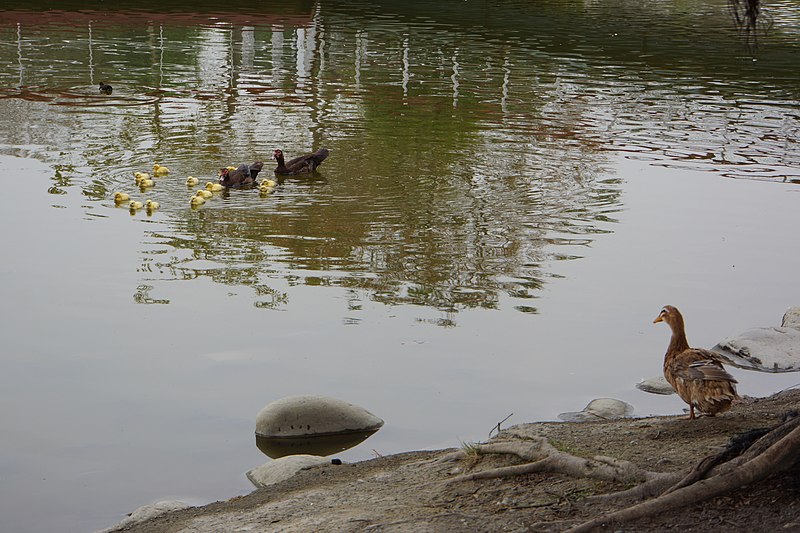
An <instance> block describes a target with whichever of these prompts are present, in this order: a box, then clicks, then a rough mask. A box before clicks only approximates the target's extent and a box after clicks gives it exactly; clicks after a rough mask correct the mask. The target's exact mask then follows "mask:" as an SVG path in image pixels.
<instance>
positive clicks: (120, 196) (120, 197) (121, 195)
mask: <svg viewBox="0 0 800 533" xmlns="http://www.w3.org/2000/svg"><path fill="white" fill-rule="evenodd" d="M130 199H131V197H130V195H129V194H128V193H125V192H115V193H114V201H115V202H116V203H117V205H119V204H121V203H122V202H127V201H129V200H130Z"/></svg>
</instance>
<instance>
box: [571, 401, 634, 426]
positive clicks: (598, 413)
mask: <svg viewBox="0 0 800 533" xmlns="http://www.w3.org/2000/svg"><path fill="white" fill-rule="evenodd" d="M632 414H633V406H632V405H631V404H629V403H627V402H623V401H622V400H616V399H614V398H597V399H596V400H592V401H591V402H589V405H587V406H586V407H584V408H583V411H572V412H568V413H561V414H559V415H558V418H559V420H563V421H564V422H590V421H592V420H613V419H615V418H627V417H629V416H631V415H632Z"/></svg>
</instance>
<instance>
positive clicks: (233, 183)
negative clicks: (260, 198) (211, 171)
mask: <svg viewBox="0 0 800 533" xmlns="http://www.w3.org/2000/svg"><path fill="white" fill-rule="evenodd" d="M263 166H264V163H262V162H261V161H256V162H255V163H253V164H252V165H250V166H247V165H245V164H241V165H239V166H238V167H237V168H235V169H234V170H231V169H230V168H223V169H220V171H219V182H220V184H221V185H222V186H223V187H228V188H231V187H233V188H239V187H251V186H253V185H255V184H256V176H258V173H259V172H261V168H262V167H263Z"/></svg>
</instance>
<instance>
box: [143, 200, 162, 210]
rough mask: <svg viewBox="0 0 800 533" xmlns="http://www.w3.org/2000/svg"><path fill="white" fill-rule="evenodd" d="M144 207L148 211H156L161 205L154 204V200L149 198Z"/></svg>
mask: <svg viewBox="0 0 800 533" xmlns="http://www.w3.org/2000/svg"><path fill="white" fill-rule="evenodd" d="M144 206H145V208H146V209H147V210H148V211H155V210H156V209H158V208H159V207H161V204H159V203H158V202H154V201H153V200H150V199H149V198H148V199H147V201H146V202H145V203H144Z"/></svg>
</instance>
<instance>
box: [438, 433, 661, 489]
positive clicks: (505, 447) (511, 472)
mask: <svg viewBox="0 0 800 533" xmlns="http://www.w3.org/2000/svg"><path fill="white" fill-rule="evenodd" d="M475 451H476V452H477V453H478V454H481V455H486V454H510V455H516V456H518V457H520V458H521V459H524V460H526V461H530V462H529V463H525V464H521V465H514V466H506V467H502V468H494V469H491V470H484V471H482V472H475V473H473V474H465V475H462V476H458V477H455V478H453V479H451V480H449V481H448V483H458V482H461V481H471V480H477V479H492V478H499V477H508V476H518V475H522V474H530V473H533V472H553V473H559V474H565V475H568V476H573V477H588V478H593V479H602V480H604V481H619V482H624V483H627V482H634V481H639V482H642V481H649V480H653V479H659V478H663V477H665V476H668V475H669V474H662V473H660V472H650V471H649V470H644V469H641V468H639V467H638V466H636V465H635V464H633V463H631V462H630V461H623V460H621V459H615V458H613V457H605V456H602V455H597V456H595V457H593V458H591V459H586V458H584V457H576V456H574V455H572V454H569V453H566V452H562V451H560V450H558V449H556V448H555V447H554V446H553V445H552V444H550V443H549V442H548V441H547V439H545V438H544V437H533V438H531V439H529V440H524V441H520V440H514V441H500V442H496V443H492V444H481V445H478V446H476V447H475ZM466 456H467V454H466V453H465V452H456V453H454V454H451V455H448V456H446V457H444V458H443V459H442V460H453V459H457V458H464V457H466Z"/></svg>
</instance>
